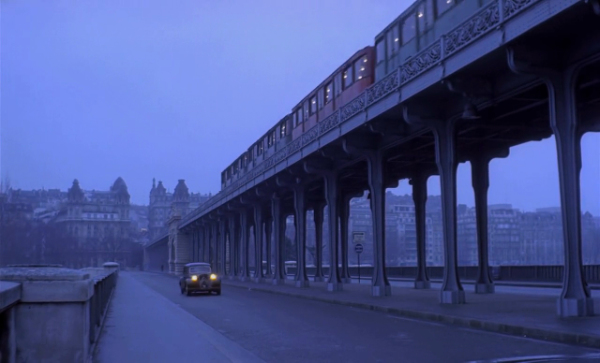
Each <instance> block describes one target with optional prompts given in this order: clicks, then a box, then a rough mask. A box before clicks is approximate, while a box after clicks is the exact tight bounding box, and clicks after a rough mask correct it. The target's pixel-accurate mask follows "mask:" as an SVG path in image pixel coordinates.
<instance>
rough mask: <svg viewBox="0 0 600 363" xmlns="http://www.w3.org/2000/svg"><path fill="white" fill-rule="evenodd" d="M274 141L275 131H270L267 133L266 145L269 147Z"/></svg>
mask: <svg viewBox="0 0 600 363" xmlns="http://www.w3.org/2000/svg"><path fill="white" fill-rule="evenodd" d="M274 143H275V133H274V132H273V133H270V134H268V135H267V147H268V148H270V147H271V146H273V144H274Z"/></svg>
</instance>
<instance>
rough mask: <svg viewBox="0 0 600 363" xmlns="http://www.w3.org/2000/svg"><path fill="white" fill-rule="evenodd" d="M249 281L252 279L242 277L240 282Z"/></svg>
mask: <svg viewBox="0 0 600 363" xmlns="http://www.w3.org/2000/svg"><path fill="white" fill-rule="evenodd" d="M248 280H250V278H249V277H248V276H240V281H241V282H246V281H248Z"/></svg>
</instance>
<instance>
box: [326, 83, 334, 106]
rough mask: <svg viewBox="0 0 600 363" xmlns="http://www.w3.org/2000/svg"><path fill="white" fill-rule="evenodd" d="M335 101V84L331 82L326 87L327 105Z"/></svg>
mask: <svg viewBox="0 0 600 363" xmlns="http://www.w3.org/2000/svg"><path fill="white" fill-rule="evenodd" d="M331 100H333V83H331V82H329V83H327V85H326V86H325V103H326V104H327V103H329V102H331Z"/></svg>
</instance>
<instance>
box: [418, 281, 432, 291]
mask: <svg viewBox="0 0 600 363" xmlns="http://www.w3.org/2000/svg"><path fill="white" fill-rule="evenodd" d="M430 288H431V281H424V280H421V281H415V289H417V290H426V289H430Z"/></svg>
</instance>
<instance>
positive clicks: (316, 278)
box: [313, 276, 325, 282]
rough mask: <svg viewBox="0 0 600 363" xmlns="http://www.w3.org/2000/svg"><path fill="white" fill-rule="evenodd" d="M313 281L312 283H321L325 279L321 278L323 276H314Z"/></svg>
mask: <svg viewBox="0 0 600 363" xmlns="http://www.w3.org/2000/svg"><path fill="white" fill-rule="evenodd" d="M313 281H314V282H323V281H325V278H323V276H315V277H313Z"/></svg>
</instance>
